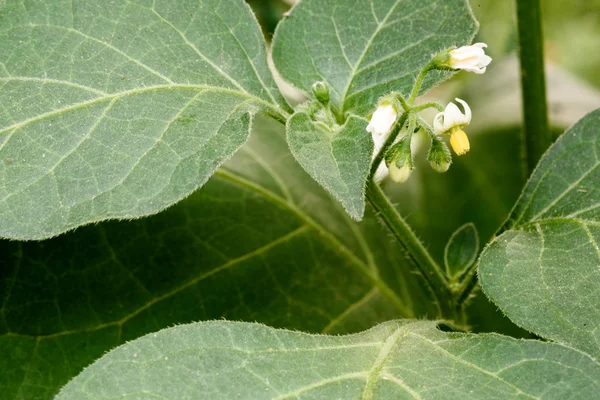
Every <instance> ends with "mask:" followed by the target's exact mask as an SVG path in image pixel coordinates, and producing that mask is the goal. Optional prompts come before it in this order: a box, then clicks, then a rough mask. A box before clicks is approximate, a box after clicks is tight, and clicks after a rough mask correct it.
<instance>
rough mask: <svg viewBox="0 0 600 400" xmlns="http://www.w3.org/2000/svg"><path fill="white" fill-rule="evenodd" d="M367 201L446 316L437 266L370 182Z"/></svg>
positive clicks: (446, 292)
mask: <svg viewBox="0 0 600 400" xmlns="http://www.w3.org/2000/svg"><path fill="white" fill-rule="evenodd" d="M367 199H368V200H369V202H370V203H371V205H372V206H373V208H375V211H377V213H378V214H379V216H380V217H381V218H382V219H383V221H384V222H385V224H386V226H387V227H388V228H389V229H390V231H391V232H392V233H393V235H394V236H395V237H396V239H397V240H398V242H400V244H401V245H402V246H403V247H404V248H405V250H406V252H407V254H408V257H409V258H410V259H411V261H412V262H413V263H414V264H415V265H416V267H417V268H418V269H419V271H420V272H421V274H422V275H423V277H424V278H425V280H426V282H427V284H428V285H429V287H430V289H431V291H432V293H433V295H434V296H435V297H436V300H437V302H438V304H439V305H440V307H441V310H442V312H443V313H445V312H447V311H448V310H449V306H450V305H451V304H450V300H451V293H450V291H449V289H448V282H447V281H446V278H445V276H444V273H443V272H442V270H441V268H440V267H439V265H438V264H437V263H436V262H435V260H434V259H433V258H432V257H431V255H430V254H429V252H428V251H427V249H426V248H425V246H423V243H421V241H420V240H419V238H418V237H417V236H416V235H415V233H414V232H413V231H412V229H411V228H410V226H409V225H408V224H407V223H406V221H405V220H404V218H402V216H401V215H400V214H399V213H398V211H397V210H396V208H395V207H394V206H393V204H392V203H391V202H390V200H389V199H388V198H387V196H386V195H385V194H384V193H383V191H382V190H381V188H380V187H379V185H377V184H376V183H375V182H374V181H373V180H370V181H369V183H368V184H367Z"/></svg>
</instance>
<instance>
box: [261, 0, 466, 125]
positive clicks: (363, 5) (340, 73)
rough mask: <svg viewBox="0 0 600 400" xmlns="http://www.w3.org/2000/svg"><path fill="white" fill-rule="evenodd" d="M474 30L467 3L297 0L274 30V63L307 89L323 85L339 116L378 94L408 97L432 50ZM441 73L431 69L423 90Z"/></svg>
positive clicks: (366, 105)
mask: <svg viewBox="0 0 600 400" xmlns="http://www.w3.org/2000/svg"><path fill="white" fill-rule="evenodd" d="M476 29H477V23H476V21H475V20H474V18H473V16H472V14H471V10H470V7H469V5H468V3H467V2H466V1H465V0H327V1H323V0H303V1H302V2H301V3H299V4H298V5H297V6H296V7H294V8H293V10H292V12H291V13H290V15H289V16H288V17H287V18H286V19H285V20H284V21H283V22H282V23H281V24H280V25H279V27H278V28H277V31H276V33H275V38H274V40H273V61H274V62H275V66H276V67H277V70H278V71H279V72H280V73H281V76H282V77H283V78H284V79H285V80H287V81H288V82H289V83H291V84H292V85H294V86H296V87H298V88H299V89H302V90H304V91H306V92H307V93H311V85H312V84H313V83H315V82H316V81H326V82H328V83H329V85H330V87H331V89H332V90H331V96H332V100H331V101H332V103H333V105H334V108H335V109H337V110H338V112H339V113H340V115H343V114H344V113H345V112H347V111H350V112H352V113H355V114H358V115H365V114H366V113H368V112H369V111H372V110H373V109H374V108H375V105H376V102H377V99H378V98H379V97H380V96H382V95H385V94H388V93H389V92H391V91H399V92H401V93H404V94H405V95H407V94H408V92H410V90H411V88H412V86H413V83H414V80H415V77H416V75H417V74H418V73H419V71H420V69H421V68H422V67H423V66H424V65H425V64H426V63H427V62H429V60H430V59H431V56H432V55H434V54H436V53H437V52H440V51H442V50H444V49H447V48H449V47H452V46H456V45H464V44H468V43H469V42H470V40H471V39H472V38H473V36H474V34H475V31H476ZM445 77H447V74H437V73H432V74H431V75H430V76H429V78H428V80H427V82H426V84H425V86H424V88H425V89H426V88H429V87H431V86H433V85H435V84H437V83H439V82H440V81H441V80H443V79H444V78H445Z"/></svg>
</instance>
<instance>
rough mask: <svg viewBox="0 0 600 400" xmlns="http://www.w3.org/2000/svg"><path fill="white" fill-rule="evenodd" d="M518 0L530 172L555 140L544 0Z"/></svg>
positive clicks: (525, 144) (525, 142) (525, 147)
mask: <svg viewBox="0 0 600 400" xmlns="http://www.w3.org/2000/svg"><path fill="white" fill-rule="evenodd" d="M516 1H517V25H518V30H519V50H520V51H519V53H520V54H519V57H520V59H521V90H522V98H523V122H524V126H523V133H522V143H523V154H524V158H525V161H526V170H525V172H526V175H527V176H529V174H530V173H531V171H533V169H534V168H535V166H536V165H537V163H538V161H539V159H540V158H541V157H542V154H544V152H545V151H546V150H547V149H548V147H550V145H551V144H552V134H551V132H550V130H549V129H548V109H547V104H546V82H545V75H544V43H543V35H542V18H541V10H540V0H516Z"/></svg>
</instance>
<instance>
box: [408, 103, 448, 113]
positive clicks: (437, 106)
mask: <svg viewBox="0 0 600 400" xmlns="http://www.w3.org/2000/svg"><path fill="white" fill-rule="evenodd" d="M427 108H435V109H436V110H438V111H444V106H443V105H441V104H439V103H436V102H435V101H430V102H429V103H423V104H419V105H418V106H416V107H413V108H412V111H413V112H419V111H423V110H425V109H427Z"/></svg>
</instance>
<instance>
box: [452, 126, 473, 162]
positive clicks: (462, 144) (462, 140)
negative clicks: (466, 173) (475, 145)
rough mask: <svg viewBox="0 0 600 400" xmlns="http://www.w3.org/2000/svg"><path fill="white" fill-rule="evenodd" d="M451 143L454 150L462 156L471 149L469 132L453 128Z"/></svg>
mask: <svg viewBox="0 0 600 400" xmlns="http://www.w3.org/2000/svg"><path fill="white" fill-rule="evenodd" d="M450 145H451V146H452V150H454V152H455V153H456V154H457V155H459V156H462V155H463V154H465V153H467V152H468V151H469V150H470V149H471V145H470V144H469V138H468V137H467V134H466V133H465V131H463V130H462V129H460V128H455V129H453V130H452V133H451V134H450Z"/></svg>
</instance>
